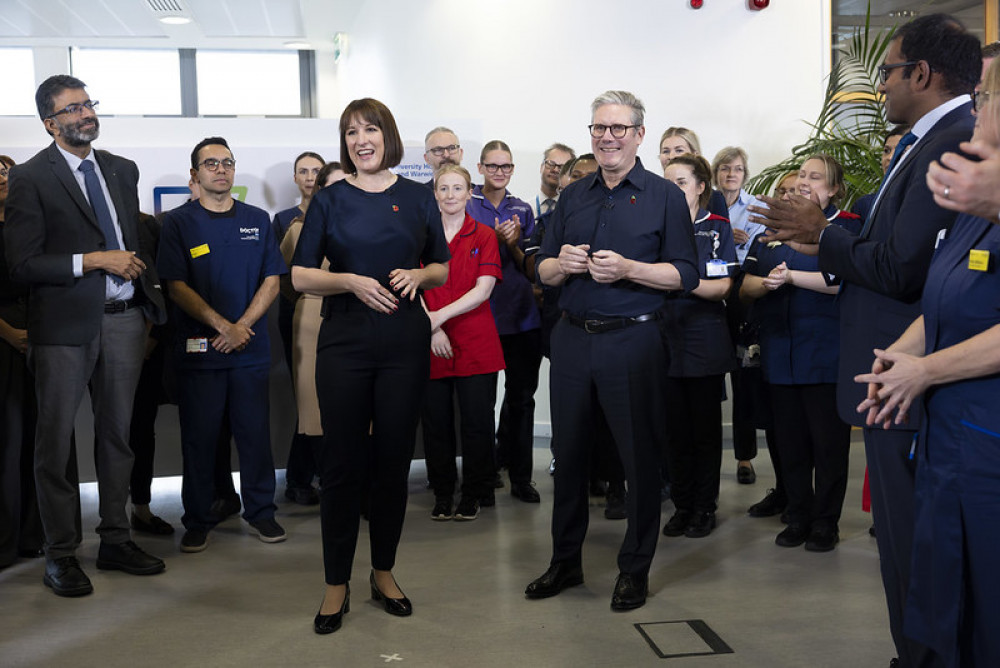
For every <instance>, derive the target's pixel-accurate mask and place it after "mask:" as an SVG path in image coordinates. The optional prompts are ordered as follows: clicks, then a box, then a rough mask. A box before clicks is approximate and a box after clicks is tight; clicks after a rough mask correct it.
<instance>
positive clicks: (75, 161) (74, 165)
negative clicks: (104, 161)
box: [56, 144, 97, 172]
mask: <svg viewBox="0 0 1000 668" xmlns="http://www.w3.org/2000/svg"><path fill="white" fill-rule="evenodd" d="M56 148H57V149H59V152H60V153H62V156H63V158H65V159H66V164H67V165H69V168H70V171H73V172H75V171H77V170H79V169H80V164H81V163H82V162H83V161H84V160H90V161H91V162H93V163H95V166H96V163H97V161H96V160H94V151H93V149H91V151H90V152H89V153H87V155H86V157H84V158H79V157H77V156H75V155H73V154H72V153H70V152H69V151H67V150H66V149H64V148H63V147H62V146H60V145H59V144H56Z"/></svg>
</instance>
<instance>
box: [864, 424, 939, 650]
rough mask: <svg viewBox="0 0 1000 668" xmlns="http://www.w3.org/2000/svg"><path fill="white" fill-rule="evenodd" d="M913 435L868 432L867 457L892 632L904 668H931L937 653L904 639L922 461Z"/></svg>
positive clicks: (866, 441) (876, 430) (899, 431)
mask: <svg viewBox="0 0 1000 668" xmlns="http://www.w3.org/2000/svg"><path fill="white" fill-rule="evenodd" d="M914 436H915V432H912V431H903V430H884V429H869V428H865V457H866V458H867V460H868V483H869V487H870V489H871V495H872V518H873V519H874V520H875V527H876V529H875V540H876V541H878V556H879V567H880V569H881V571H882V585H883V587H885V600H886V603H887V605H888V607H889V631H890V632H891V633H892V640H893V642H894V643H895V644H896V652H897V653H898V655H899V665H900V666H901V667H903V666H905V667H907V668H911V667H913V668H929V667H930V666H941V665H944V664H943V663H941V661H940V658H939V657H938V656H937V654H935V653H934V652H933V651H931V650H930V649H928V648H927V647H925V646H924V645H922V644H920V643H918V642H916V641H915V640H911V639H909V638H907V637H905V636H904V635H903V610H904V609H905V608H906V596H907V591H908V590H909V586H910V565H911V563H910V562H911V558H912V554H913V527H914V522H915V521H916V520H915V515H914V499H913V493H914V485H915V481H916V465H917V462H916V459H914V458H913V457H912V456H911V452H912V451H913V450H912V448H913V437H914Z"/></svg>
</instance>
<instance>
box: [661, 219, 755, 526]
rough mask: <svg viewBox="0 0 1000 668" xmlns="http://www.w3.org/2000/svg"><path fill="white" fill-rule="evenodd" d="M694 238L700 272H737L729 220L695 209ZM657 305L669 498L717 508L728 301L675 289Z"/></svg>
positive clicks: (708, 275)
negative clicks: (664, 356) (663, 357)
mask: <svg viewBox="0 0 1000 668" xmlns="http://www.w3.org/2000/svg"><path fill="white" fill-rule="evenodd" d="M694 240H695V245H696V246H697V249H698V272H699V276H700V278H701V280H719V279H723V278H730V277H732V276H733V275H735V273H736V247H735V246H734V245H733V232H732V226H730V224H729V221H728V220H726V219H725V218H723V217H722V216H717V215H715V214H713V213H709V212H708V211H705V210H704V209H702V210H700V211H698V219H697V220H695V221H694ZM710 268H715V269H714V270H713V271H710ZM661 312H662V314H663V317H662V318H661V319H660V330H661V332H662V334H663V338H664V341H665V343H666V347H667V352H668V358H669V364H668V372H667V384H666V402H665V416H666V419H667V434H668V439H667V464H668V466H667V468H668V469H669V471H670V498H671V499H672V500H673V502H674V507H675V508H677V510H678V511H689V512H695V513H714V512H715V509H716V501H717V500H718V498H719V476H720V470H721V467H722V399H723V398H724V396H725V385H724V377H725V374H726V373H727V372H729V371H732V370H733V369H734V368H736V354H735V350H734V348H733V342H732V339H730V337H729V328H728V327H727V325H726V305H725V302H724V301H721V300H720V301H709V300H707V299H702V298H701V297H697V296H695V295H692V294H687V293H685V294H680V293H673V294H671V295H670V296H669V298H668V299H667V301H666V303H665V305H664V306H663V309H662V311H661Z"/></svg>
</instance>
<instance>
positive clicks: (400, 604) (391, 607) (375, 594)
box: [368, 571, 413, 617]
mask: <svg viewBox="0 0 1000 668" xmlns="http://www.w3.org/2000/svg"><path fill="white" fill-rule="evenodd" d="M368 583H369V584H370V585H371V586H372V600H373V601H381V602H382V606H383V607H384V608H385V611H386V612H388V613H389V614H390V615H396V616H397V617H409V616H410V615H412V614H413V604H412V603H410V599H408V598H406V596H403V598H389V597H388V596H386V595H385V594H383V593H382V592H381V591H379V588H378V585H377V584H375V571H372V572H371V575H370V576H368ZM396 586H397V587H399V585H398V584H397V585H396ZM400 591H402V589H400Z"/></svg>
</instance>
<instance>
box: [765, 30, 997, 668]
mask: <svg viewBox="0 0 1000 668" xmlns="http://www.w3.org/2000/svg"><path fill="white" fill-rule="evenodd" d="M980 67H981V60H980V55H979V41H978V40H977V39H976V38H975V37H974V36H972V35H971V34H969V33H968V32H967V31H966V30H965V29H964V28H963V27H962V25H961V24H960V23H959V22H958V21H956V20H955V19H953V18H951V17H949V16H946V15H943V14H933V15H929V16H922V17H920V18H918V19H915V20H913V21H911V22H909V23H907V24H906V25H904V26H902V27H901V28H900V29H899V30H898V31H897V32H896V34H895V36H894V38H893V40H892V42H890V44H889V50H888V51H887V53H886V56H885V62H884V63H883V64H882V66H881V67H880V68H879V75H880V77H881V85H880V86H879V90H880V92H882V93H883V94H884V95H885V109H886V117H887V118H888V120H889V121H890V122H893V123H907V124H910V125H911V126H912V130H911V131H910V132H909V133H907V134H906V135H904V137H903V138H902V139H901V140H900V142H899V147H898V148H897V150H896V155H895V156H894V158H893V161H892V164H891V165H890V167H889V171H888V174H887V176H886V178H885V179H884V180H883V182H882V186H881V187H880V188H879V191H878V192H877V194H876V198H875V203H874V205H873V207H872V210H871V213H870V214H869V216H868V219H867V220H866V221H865V225H864V227H863V229H862V231H861V234H860V235H858V236H856V235H853V234H851V233H850V232H848V231H847V230H845V229H843V228H839V227H836V226H830V225H829V223H828V222H827V221H826V220H825V219H824V218H823V217H822V215H821V213H820V212H819V209H818V208H817V207H816V206H815V205H811V204H810V203H809V202H808V200H806V199H804V198H801V197H793V198H792V200H791V201H788V202H781V201H778V200H774V199H771V198H762V199H763V200H764V201H765V203H766V204H767V205H768V207H769V209H767V210H764V209H760V208H754V211H755V213H757V214H759V216H758V219H759V221H760V222H763V223H765V224H766V225H768V227H770V228H772V230H774V232H772V233H771V237H772V238H774V239H778V240H794V241H800V242H806V243H816V242H818V244H819V248H818V251H819V264H820V268H821V269H822V270H823V271H824V272H828V273H830V274H835V275H837V276H839V277H840V278H842V279H843V281H844V284H843V287H842V289H841V293H840V306H841V309H840V331H841V344H840V373H839V379H838V383H837V393H838V396H837V404H838V408H839V410H840V415H841V417H842V418H843V419H844V420H845V421H847V422H850V423H851V424H854V425H855V426H861V427H866V428H865V452H866V455H867V458H868V470H869V475H870V479H871V491H872V513H873V514H874V518H875V527H876V535H877V539H878V547H879V556H880V559H881V568H882V582H883V585H884V586H885V591H886V599H887V603H888V607H889V625H890V629H891V631H892V636H893V640H894V642H895V644H896V649H897V651H898V653H899V660H898V663H897V664H894V665H900V666H934V665H940V659H939V657H937V656H936V655H933V653H931V652H930V651H929V650H927V649H926V648H925V647H924V646H922V645H921V644H919V643H917V642H914V641H913V640H910V639H908V638H905V637H904V636H903V608H904V605H905V603H906V592H907V589H908V585H909V575H910V554H911V551H912V543H913V521H914V519H913V484H914V470H915V466H916V460H915V458H914V455H913V447H914V443H915V436H916V432H915V429H916V427H917V425H919V423H920V416H919V415H917V414H916V412H917V411H916V410H915V409H913V410H911V414H910V421H909V424H907V425H904V426H903V428H897V429H892V430H889V431H884V430H883V429H882V428H881V425H874V426H870V427H869V426H867V425H865V423H864V417H863V416H862V415H859V414H858V412H857V410H856V409H857V407H858V405H859V404H860V403H861V402H862V401H863V400H864V399H865V387H864V386H861V385H858V384H856V383H855V382H854V377H855V376H856V375H859V374H862V373H867V372H869V371H875V372H880V371H882V370H883V367H882V366H881V363H879V362H876V363H875V364H874V366H873V357H874V355H873V352H872V351H873V350H874V349H876V348H878V349H885V348H886V347H887V346H888V345H889V344H891V343H892V342H893V341H895V340H896V338H898V337H899V335H900V334H902V332H903V330H904V329H905V328H906V327H907V326H908V325H909V323H911V322H912V321H913V320H914V319H915V318H916V317H917V316H918V315H919V314H920V295H921V292H922V290H923V286H924V281H925V280H926V277H927V267H928V265H929V264H930V259H931V256H932V255H933V253H934V247H935V245H936V239H937V237H938V233H939V232H940V231H941V230H944V229H948V228H949V227H951V224H952V222H953V221H954V219H955V213H954V212H952V211H948V210H945V209H943V208H941V207H939V206H938V205H937V204H935V202H934V198H933V195H932V193H931V192H930V190H928V188H927V185H926V181H925V177H926V174H927V168H928V165H929V164H930V163H931V162H932V161H934V160H937V159H938V158H939V157H940V156H941V154H942V153H944V152H945V151H954V150H956V149H957V147H958V145H959V143H961V142H962V141H967V140H968V139H969V137H970V136H971V135H972V128H973V120H974V119H973V117H972V103H971V100H970V97H969V93H971V92H972V89H973V87H974V86H975V85H976V82H977V81H978V80H979V70H980ZM907 146H908V147H909V148H908V150H907V148H906V147H907Z"/></svg>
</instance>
